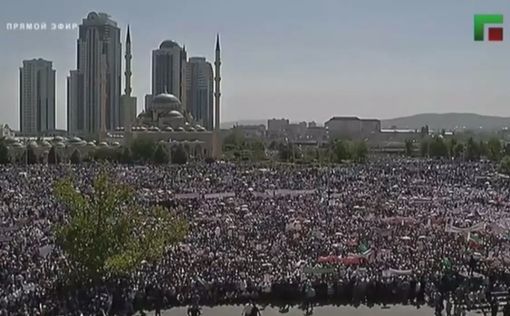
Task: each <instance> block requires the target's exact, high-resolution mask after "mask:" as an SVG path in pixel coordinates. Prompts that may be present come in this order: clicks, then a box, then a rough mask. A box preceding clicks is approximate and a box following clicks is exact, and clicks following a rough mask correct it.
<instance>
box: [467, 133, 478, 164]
mask: <svg viewBox="0 0 510 316" xmlns="http://www.w3.org/2000/svg"><path fill="white" fill-rule="evenodd" d="M466 159H467V160H471V161H477V160H480V148H479V146H478V144H477V143H476V142H475V141H474V139H473V138H472V137H470V138H469V139H468V141H467V143H466Z"/></svg>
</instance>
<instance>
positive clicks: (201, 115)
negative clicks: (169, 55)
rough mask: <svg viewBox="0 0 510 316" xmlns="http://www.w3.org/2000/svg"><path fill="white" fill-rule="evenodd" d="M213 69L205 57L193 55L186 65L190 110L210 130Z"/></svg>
mask: <svg viewBox="0 0 510 316" xmlns="http://www.w3.org/2000/svg"><path fill="white" fill-rule="evenodd" d="M213 82H214V81H213V69H212V65H211V64H210V63H209V62H207V61H206V60H205V58H203V57H191V58H190V59H189V61H188V63H187V65H186V89H187V91H186V100H187V102H188V110H189V112H190V113H191V115H192V116H193V118H194V119H195V121H196V122H197V123H199V124H201V125H202V126H203V127H205V128H206V129H208V130H212V129H213V127H214V126H213V122H214V104H213V102H214V100H213V93H214V90H213V89H214V88H213Z"/></svg>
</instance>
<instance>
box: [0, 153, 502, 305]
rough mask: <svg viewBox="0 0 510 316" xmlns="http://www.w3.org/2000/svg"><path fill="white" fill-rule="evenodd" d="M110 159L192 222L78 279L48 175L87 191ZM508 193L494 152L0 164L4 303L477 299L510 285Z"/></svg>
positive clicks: (113, 168)
mask: <svg viewBox="0 0 510 316" xmlns="http://www.w3.org/2000/svg"><path fill="white" fill-rule="evenodd" d="M105 168H106V170H107V171H108V173H109V174H111V175H112V177H114V179H115V180H117V181H121V182H123V183H126V184H128V185H130V186H132V187H133V188H135V190H136V191H135V192H136V193H135V197H136V200H137V202H138V203H139V204H140V205H141V206H142V207H148V206H151V205H161V206H164V207H167V208H171V209H172V210H174V211H175V212H176V213H177V214H178V215H179V216H181V217H183V218H185V219H186V221H187V223H188V225H189V230H188V234H187V236H186V237H185V239H184V240H182V241H181V242H180V243H179V244H178V245H176V246H175V247H168V249H167V250H166V251H165V253H164V255H163V257H162V258H161V259H160V260H159V261H157V262H152V263H147V264H144V265H142V266H141V267H140V268H139V269H137V270H136V271H133V273H132V274H131V275H128V276H125V277H124V278H123V279H122V280H108V282H106V281H105V282H104V284H97V285H94V286H91V287H88V288H75V289H74V288H73V289H69V288H67V287H65V286H64V284H65V283H66V280H63V279H62V276H63V275H65V273H63V271H65V269H66V266H67V260H68V258H66V254H65V253H63V251H62V250H61V249H59V247H57V246H56V245H55V244H54V238H55V236H54V230H53V229H52V226H53V224H55V223H62V222H64V221H65V220H66V218H67V217H68V216H69V210H68V209H66V208H65V207H64V206H63V205H61V204H60V203H58V202H57V201H56V199H55V197H54V194H53V184H54V183H55V182H56V181H57V180H59V179H62V178H64V177H66V176H69V175H70V172H72V176H73V179H75V181H76V185H77V187H78V188H79V190H80V191H81V192H90V191H91V185H92V183H93V180H94V178H95V176H96V175H97V174H98V173H99V172H100V171H101V170H104V169H105ZM509 201H510V180H509V179H507V178H505V177H501V176H499V175H498V173H497V166H496V165H495V164H494V163H490V162H458V161H441V160H424V159H421V160H403V159H391V160H390V159H374V160H372V161H369V162H367V163H365V164H352V165H343V166H337V167H321V168H319V167H305V166H298V165H273V166H271V167H267V166H259V165H256V164H231V163H216V164H199V163H196V164H195V163H190V164H187V165H184V166H173V165H172V166H170V165H169V166H161V165H158V166H155V165H146V166H132V165H120V164H109V165H107V166H98V165H95V164H82V165H76V166H73V167H72V171H70V169H69V166H65V165H53V166H48V165H30V166H16V165H6V166H0V315H12V314H15V313H21V314H30V315H58V314H65V315H70V314H78V313H80V312H81V313H83V314H85V315H97V314H100V313H102V311H103V312H106V313H107V314H118V313H122V312H126V311H128V312H132V311H133V310H135V311H141V310H156V313H157V314H161V311H162V310H163V309H165V308H171V307H173V306H186V305H190V304H195V302H196V304H197V306H198V304H200V305H204V304H207V305H216V304H228V303H239V304H245V303H246V302H247V301H249V300H252V301H257V302H272V301H281V302H282V304H283V305H288V304H289V303H290V302H297V301H300V302H303V301H306V302H307V304H308V303H309V304H308V305H309V306H313V304H317V303H324V302H333V303H343V304H367V305H373V304H399V303H401V304H405V303H410V304H415V305H421V304H424V303H425V302H427V303H428V304H429V305H431V306H435V307H437V309H438V311H442V309H443V308H444V307H442V304H443V303H442V302H443V298H445V297H448V296H449V295H453V296H451V297H453V299H454V300H455V302H462V305H468V306H476V304H478V303H479V302H482V301H483V300H484V298H483V297H485V296H487V295H486V292H488V293H490V292H492V291H494V288H495V287H496V284H497V287H498V290H499V291H507V290H508V288H509V285H510V277H509V274H508V272H509V269H508V262H509V261H510V260H509V258H510V243H509V240H508V234H507V232H508V230H509V229H510V215H509V214H510V203H509ZM489 279H491V280H492V281H488V280H489ZM305 288H306V289H307V290H306V291H305V290H304V289H305ZM307 293H313V295H311V294H310V295H307ZM436 297H437V299H436ZM249 305H250V304H249ZM456 305H459V306H460V305H461V304H460V303H456ZM250 306H251V305H250ZM448 310H449V308H448V302H447V312H448ZM20 311H21V312H20ZM259 312H260V311H259ZM455 312H456V313H457V307H456V308H455Z"/></svg>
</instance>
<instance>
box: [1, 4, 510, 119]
mask: <svg viewBox="0 0 510 316" xmlns="http://www.w3.org/2000/svg"><path fill="white" fill-rule="evenodd" d="M90 11H99V12H106V13H108V14H110V15H111V17H112V19H113V20H115V21H117V23H118V24H119V27H121V29H122V35H121V41H122V44H123V48H124V45H125V43H124V38H125V31H126V26H127V24H130V26H131V34H132V40H133V47H132V51H133V61H132V63H133V79H132V81H133V95H136V96H137V97H138V111H141V110H142V108H143V97H144V95H145V94H147V93H150V88H151V51H152V50H153V49H155V48H157V47H158V46H159V44H160V43H161V42H162V41H163V40H166V39H170V40H174V41H176V42H178V43H179V44H181V45H186V49H187V50H188V52H189V55H190V56H204V57H206V58H207V59H208V60H214V44H215V35H216V33H220V34H221V37H222V60H223V65H222V66H223V68H222V79H223V80H222V93H223V95H222V97H223V99H222V117H221V119H222V121H236V120H245V119H264V118H270V117H288V118H290V119H291V120H295V121H298V120H307V121H309V120H316V121H318V122H321V123H322V122H324V121H326V120H327V119H329V118H330V117H331V116H333V115H356V116H360V117H376V118H391V117H395V116H403V115H409V114H414V113H421V112H476V113H481V114H490V115H500V116H510V108H509V107H508V100H509V97H510V92H509V89H507V85H508V82H510V60H509V59H508V58H507V55H508V51H509V48H510V47H509V44H508V41H504V42H502V43H497V44H495V43H490V42H481V43H480V42H474V41H473V34H472V33H473V25H472V24H473V13H501V14H505V15H509V16H510V7H509V6H508V4H507V3H505V2H504V1H496V0H488V1H473V0H465V1H464V0H463V1H455V2H448V3H445V2H444V1H440V0H430V1H423V2H417V1H413V2H409V1H404V0H396V1H392V2H391V6H388V5H387V2H385V1H368V0H356V1H329V0H324V1H319V2H318V1H313V2H312V1H301V0H298V1H295V0H294V1H290V0H288V1H287V0H281V1H276V2H274V1H267V0H263V1H256V2H255V1H250V2H248V1H234V0H218V1H209V2H198V1H181V2H176V1H163V0H154V1H143V2H142V1H137V2H135V1H129V2H126V1H113V0H112V1H98V0H91V1H86V2H74V1H63V0H51V1H47V2H45V3H44V5H41V4H38V5H35V4H34V2H33V1H28V0H21V1H9V2H7V3H3V6H2V10H1V11H0V21H1V22H2V24H1V28H0V47H3V48H4V49H3V50H2V58H1V60H0V95H1V97H0V123H8V124H9V125H10V126H12V127H13V128H15V129H16V128H18V127H19V122H18V120H19V97H18V95H19V67H20V66H21V65H22V61H23V60H24V59H32V58H39V57H41V58H44V59H47V60H51V61H52V62H53V66H54V69H56V74H57V87H56V88H57V128H62V129H64V128H65V126H66V86H65V84H66V80H65V78H66V77H67V76H68V75H69V71H70V70H72V69H75V68H76V39H77V35H78V34H77V33H78V32H77V30H72V31H71V30H62V31H19V30H18V31H13V30H7V28H6V23H22V22H32V23H35V22H41V23H42V22H46V23H52V22H56V23H60V22H62V23H78V24H79V23H81V21H82V19H83V18H85V17H86V15H87V14H88V13H89V12H90ZM311 13H313V14H311ZM504 26H506V25H504ZM122 79H123V80H124V78H122Z"/></svg>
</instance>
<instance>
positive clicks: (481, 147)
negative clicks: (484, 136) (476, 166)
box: [478, 140, 489, 157]
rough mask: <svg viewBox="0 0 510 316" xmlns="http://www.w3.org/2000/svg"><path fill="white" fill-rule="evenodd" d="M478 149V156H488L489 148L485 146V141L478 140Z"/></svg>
mask: <svg viewBox="0 0 510 316" xmlns="http://www.w3.org/2000/svg"><path fill="white" fill-rule="evenodd" d="M478 148H479V151H480V157H488V156H489V148H488V147H487V143H486V142H484V141H483V140H481V141H480V144H479V145H478Z"/></svg>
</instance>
